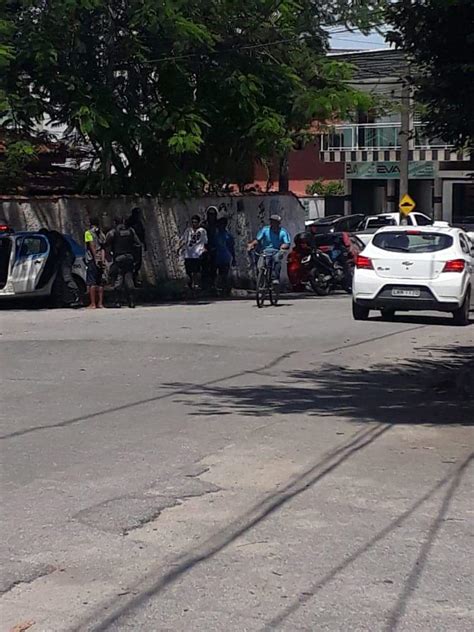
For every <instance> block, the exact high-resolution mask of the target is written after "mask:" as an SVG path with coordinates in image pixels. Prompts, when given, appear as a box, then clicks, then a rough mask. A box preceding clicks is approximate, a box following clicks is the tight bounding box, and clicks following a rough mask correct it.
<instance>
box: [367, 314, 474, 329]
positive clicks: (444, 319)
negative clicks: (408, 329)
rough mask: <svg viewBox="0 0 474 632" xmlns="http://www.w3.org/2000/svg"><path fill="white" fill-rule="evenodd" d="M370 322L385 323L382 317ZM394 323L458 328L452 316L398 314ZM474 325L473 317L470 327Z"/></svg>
mask: <svg viewBox="0 0 474 632" xmlns="http://www.w3.org/2000/svg"><path fill="white" fill-rule="evenodd" d="M370 320H374V321H383V320H384V319H383V318H382V317H381V316H378V317H377V318H371V319H370ZM390 322H393V323H406V324H409V325H410V324H415V325H430V326H431V327H432V326H436V325H438V326H440V327H457V325H455V323H454V320H453V317H452V316H441V315H439V316H429V315H427V316H426V315H423V314H396V315H395V316H394V317H393V319H392V320H391V321H390ZM472 325H474V317H473V316H472V315H471V317H470V319H469V325H468V327H471V326H472Z"/></svg>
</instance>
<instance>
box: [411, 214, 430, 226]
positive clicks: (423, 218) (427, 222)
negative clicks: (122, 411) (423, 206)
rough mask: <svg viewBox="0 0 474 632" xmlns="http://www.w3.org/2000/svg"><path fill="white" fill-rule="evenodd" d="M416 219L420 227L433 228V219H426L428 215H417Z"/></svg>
mask: <svg viewBox="0 0 474 632" xmlns="http://www.w3.org/2000/svg"><path fill="white" fill-rule="evenodd" d="M415 219H416V223H417V224H418V226H431V224H432V223H433V221H432V220H431V218H429V217H426V215H423V214H422V213H415Z"/></svg>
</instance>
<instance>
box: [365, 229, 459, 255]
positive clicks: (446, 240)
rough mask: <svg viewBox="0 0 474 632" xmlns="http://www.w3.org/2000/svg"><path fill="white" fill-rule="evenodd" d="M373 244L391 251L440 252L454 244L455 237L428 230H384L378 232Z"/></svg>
mask: <svg viewBox="0 0 474 632" xmlns="http://www.w3.org/2000/svg"><path fill="white" fill-rule="evenodd" d="M372 244H373V245H374V246H377V248H380V249H381V250H390V251H391V252H410V253H413V254H416V253H417V252H420V253H422V252H438V251H439V250H446V248H450V247H451V246H452V245H453V238H452V237H451V236H450V235H445V234H443V233H426V232H417V231H412V232H398V231H397V232H396V231H393V232H391V231H390V232H388V231H387V232H383V233H377V234H376V235H375V236H374V238H373V240H372Z"/></svg>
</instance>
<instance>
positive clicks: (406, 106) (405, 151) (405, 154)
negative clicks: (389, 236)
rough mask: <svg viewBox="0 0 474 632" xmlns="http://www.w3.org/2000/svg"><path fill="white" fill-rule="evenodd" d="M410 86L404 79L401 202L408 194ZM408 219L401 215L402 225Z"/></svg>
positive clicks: (401, 132)
mask: <svg viewBox="0 0 474 632" xmlns="http://www.w3.org/2000/svg"><path fill="white" fill-rule="evenodd" d="M410 92H411V90H410V86H409V84H408V77H405V78H404V81H403V84H402V102H401V107H402V111H401V119H402V121H401V127H400V200H399V201H401V200H402V198H403V196H405V195H407V194H408V178H409V175H408V164H409V157H410V134H411V129H410V128H411V124H410V123H411V116H410V105H411V104H410V96H411V95H410ZM406 223H407V219H406V216H405V215H404V214H403V213H400V224H406Z"/></svg>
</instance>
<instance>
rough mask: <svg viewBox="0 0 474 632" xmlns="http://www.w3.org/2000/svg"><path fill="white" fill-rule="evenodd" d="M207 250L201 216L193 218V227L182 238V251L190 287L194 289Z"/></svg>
mask: <svg viewBox="0 0 474 632" xmlns="http://www.w3.org/2000/svg"><path fill="white" fill-rule="evenodd" d="M206 249H207V232H206V229H205V228H203V227H202V226H201V218H200V217H199V215H193V216H192V217H191V226H188V228H186V230H185V231H184V233H183V236H182V238H181V249H180V250H181V251H182V252H183V253H184V266H185V268H186V274H187V275H188V277H189V283H188V285H189V287H190V288H192V287H193V280H194V279H195V277H196V275H200V274H201V272H202V257H203V255H204V253H205V252H206Z"/></svg>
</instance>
